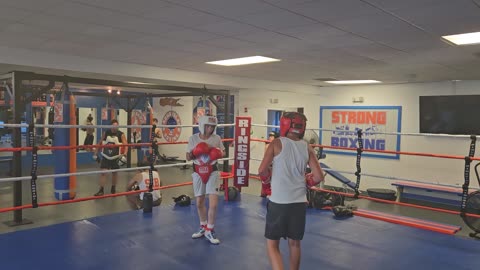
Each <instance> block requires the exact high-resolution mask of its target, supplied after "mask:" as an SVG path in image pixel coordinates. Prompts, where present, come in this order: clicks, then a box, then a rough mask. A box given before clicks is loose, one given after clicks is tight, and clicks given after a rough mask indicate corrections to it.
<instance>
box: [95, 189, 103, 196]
mask: <svg viewBox="0 0 480 270" xmlns="http://www.w3.org/2000/svg"><path fill="white" fill-rule="evenodd" d="M103 194H104V193H103V188H101V189H100V190H99V191H98V192H97V193H95V194H93V196H103Z"/></svg>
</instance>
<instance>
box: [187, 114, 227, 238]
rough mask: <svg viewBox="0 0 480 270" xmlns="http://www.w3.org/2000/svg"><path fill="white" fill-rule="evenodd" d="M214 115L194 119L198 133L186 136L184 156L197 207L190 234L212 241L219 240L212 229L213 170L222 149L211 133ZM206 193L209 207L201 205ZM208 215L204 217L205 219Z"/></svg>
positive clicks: (214, 208) (215, 197)
mask: <svg viewBox="0 0 480 270" xmlns="http://www.w3.org/2000/svg"><path fill="white" fill-rule="evenodd" d="M216 126H217V118H216V117H215V116H201V117H199V119H198V128H199V130H200V133H196V134H194V135H192V136H191V137H190V138H189V139H188V146H187V160H193V168H194V173H193V174H192V178H193V192H194V194H195V197H196V201H197V211H198V216H199V218H200V230H199V231H198V232H196V233H194V234H193V235H192V238H194V239H196V238H200V237H202V236H205V238H206V239H207V240H208V241H210V243H212V244H219V243H220V241H219V240H218V239H217V238H216V236H215V233H214V231H213V228H214V224H215V217H216V214H217V205H218V195H217V182H218V179H220V173H219V172H218V170H217V159H219V158H222V157H223V155H224V153H223V151H224V150H225V147H224V146H223V143H222V140H221V138H220V136H218V135H217V134H215V128H216ZM207 194H208V200H209V209H208V216H207V208H206V206H205V195H207ZM207 218H208V219H207Z"/></svg>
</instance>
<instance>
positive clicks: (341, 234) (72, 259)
mask: <svg viewBox="0 0 480 270" xmlns="http://www.w3.org/2000/svg"><path fill="white" fill-rule="evenodd" d="M265 206H266V199H263V198H260V197H256V196H252V195H246V194H242V195H241V200H240V201H235V202H224V201H222V200H220V204H219V207H218V215H217V222H216V224H215V229H216V233H217V236H218V238H219V239H220V241H221V243H220V245H217V246H215V245H211V244H210V243H209V242H208V241H206V240H205V239H203V238H202V239H191V234H192V233H193V232H194V231H196V230H197V229H198V218H197V211H196V207H195V205H191V206H190V207H178V206H174V205H173V202H172V204H170V205H169V204H168V203H166V202H164V204H162V205H161V206H160V207H156V208H154V209H153V212H152V213H150V214H145V213H143V211H141V210H139V211H129V212H123V213H118V214H112V215H107V216H100V217H95V218H89V219H85V220H79V221H75V222H68V223H62V224H56V225H51V226H47V227H39V228H35V229H29V230H22V231H17V232H13V233H6V234H1V235H0V254H2V255H1V257H2V269H64V270H77V269H89V270H94V269H98V270H100V269H101V270H109V269H111V270H127V269H138V270H144V269H145V270H147V269H169V270H170V269H185V270H187V269H189V270H190V269H197V270H202V269H205V270H207V269H208V270H212V269H226V270H237V269H238V270H240V269H242V270H244V269H265V270H266V269H270V265H269V261H268V256H267V251H266V241H265V238H264V237H263V233H264V227H265V214H266V207H265ZM281 250H282V253H283V254H284V258H288V246H287V243H286V241H283V240H282V241H281ZM478 267H480V242H478V241H475V240H472V239H467V238H461V237H457V236H452V235H445V234H440V233H436V232H431V231H426V230H421V229H417V228H411V227H406V226H402V225H397V224H392V223H386V222H383V221H379V220H374V219H368V218H364V217H359V216H354V217H351V218H348V219H344V220H338V219H335V218H334V215H333V214H332V212H331V211H326V210H315V209H308V211H307V225H306V232H305V237H304V240H303V241H302V260H301V269H355V270H358V269H369V270H376V269H378V270H380V269H381V270H385V269H389V270H391V269H402V270H412V269H478Z"/></svg>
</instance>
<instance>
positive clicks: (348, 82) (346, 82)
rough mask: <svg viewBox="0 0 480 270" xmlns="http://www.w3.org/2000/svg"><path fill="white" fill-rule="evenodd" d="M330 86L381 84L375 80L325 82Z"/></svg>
mask: <svg viewBox="0 0 480 270" xmlns="http://www.w3.org/2000/svg"><path fill="white" fill-rule="evenodd" d="M325 82H326V83H332V84H367V83H381V82H380V81H376V80H347V81H325Z"/></svg>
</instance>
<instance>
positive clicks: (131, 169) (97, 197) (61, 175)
mask: <svg viewBox="0 0 480 270" xmlns="http://www.w3.org/2000/svg"><path fill="white" fill-rule="evenodd" d="M0 126H4V127H14V128H19V127H31V126H32V125H28V124H3V125H2V124H0ZM222 126H234V124H219V125H218V127H222ZM252 126H257V127H274V128H278V126H272V125H259V124H252ZM34 127H35V128H37V127H45V128H47V127H48V128H84V127H89V128H92V127H93V128H112V127H115V128H142V129H143V128H148V129H150V128H152V127H153V126H152V125H118V126H113V125H34ZM157 127H159V128H173V127H198V125H182V126H177V125H158V126H157ZM308 130H320V131H335V132H344V133H346V132H348V133H352V135H353V134H355V132H354V131H339V130H331V129H330V130H329V129H308ZM364 134H383V135H406V136H424V137H428V136H432V137H454V138H473V137H476V136H468V135H448V134H418V133H389V132H366V133H364ZM478 137H480V136H478ZM222 141H233V139H223V140H222ZM251 141H256V142H264V143H266V142H270V141H268V140H263V139H255V138H252V139H251ZM186 143H188V142H186V141H180V142H174V143H166V142H158V143H156V144H157V145H166V144H186ZM119 146H120V147H137V146H152V143H131V144H122V145H113V146H107V145H88V146H85V145H75V146H39V147H19V148H6V149H5V148H4V149H0V152H14V151H32V150H34V148H37V150H68V149H77V148H80V149H85V148H108V147H119ZM312 146H313V147H322V148H327V149H340V150H349V151H355V150H358V148H349V147H336V146H327V145H321V144H312ZM362 151H364V152H377V153H387V154H402V155H412V156H425V157H436V158H447V159H461V160H465V159H466V157H465V156H458V155H444V154H430V153H419V152H406V151H388V150H372V149H363V148H362ZM224 160H232V158H222V159H219V161H224ZM251 160H255V161H261V160H260V159H256V158H251ZM470 160H480V158H475V157H470ZM190 164H192V162H185V163H176V164H167V165H156V166H154V168H164V167H174V166H185V165H190ZM148 168H151V167H150V166H146V167H142V168H124V169H116V170H109V172H116V171H121V172H123V171H134V170H138V169H148ZM324 170H325V171H335V170H333V169H324ZM336 172H340V173H346V174H356V173H351V172H346V171H336ZM98 173H105V171H89V172H75V173H65V174H52V175H39V176H37V179H44V178H53V177H64V176H71V175H91V174H98ZM361 175H362V176H369V177H375V178H383V179H391V180H403V181H410V182H417V183H428V182H422V181H418V180H411V179H405V178H399V177H389V176H380V175H375V174H366V173H361ZM231 177H232V175H231V174H227V175H222V176H221V179H226V178H231ZM250 177H252V178H254V179H259V178H258V177H256V176H253V175H251V176H250ZM31 179H32V177H31V176H25V177H11V178H1V179H0V182H7V181H22V180H31ZM191 184H192V182H187V183H181V184H175V185H169V186H163V187H160V188H157V189H166V188H173V187H178V186H185V185H191ZM431 184H435V185H442V184H437V183H431ZM442 186H448V187H457V188H458V186H452V185H442ZM311 189H313V190H317V191H323V192H328V193H332V194H338V195H343V196H346V197H354V198H361V199H368V200H372V201H377V202H383V203H389V204H396V205H402V206H407V207H414V208H419V209H426V210H433V211H437V212H443V213H448V214H456V215H458V214H462V212H460V211H454V210H446V209H440V208H433V207H427V206H420V205H414V204H409V203H402V202H394V201H390V200H382V199H377V198H372V197H369V196H364V195H358V194H357V195H356V194H351V193H344V192H338V191H333V190H326V189H322V188H317V187H312V188H311ZM146 191H148V189H147V190H140V191H128V192H120V193H116V194H106V195H103V196H90V197H85V198H78V199H71V200H64V201H55V202H46V203H38V206H48V205H57V204H66V203H74V202H80V201H88V200H94V199H104V198H108V197H117V196H124V195H129V194H135V193H140V192H146ZM32 207H33V206H32V204H27V205H22V206H17V207H9V208H3V209H0V213H2V212H9V211H15V210H21V209H26V208H32ZM464 214H465V215H466V216H470V217H475V218H480V215H477V214H471V213H464Z"/></svg>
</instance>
